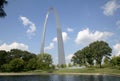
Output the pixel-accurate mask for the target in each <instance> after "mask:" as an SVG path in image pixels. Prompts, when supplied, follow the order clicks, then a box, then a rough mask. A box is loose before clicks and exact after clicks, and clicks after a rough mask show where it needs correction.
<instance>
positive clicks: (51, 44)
mask: <svg viewBox="0 0 120 81" xmlns="http://www.w3.org/2000/svg"><path fill="white" fill-rule="evenodd" d="M53 48H54V43H50V45H49V46H47V47H45V50H51V49H53Z"/></svg>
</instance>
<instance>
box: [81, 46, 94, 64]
mask: <svg viewBox="0 0 120 81" xmlns="http://www.w3.org/2000/svg"><path fill="white" fill-rule="evenodd" d="M82 53H83V55H84V61H85V62H84V64H86V65H89V66H92V65H93V64H94V63H93V61H94V58H93V53H92V49H91V48H90V47H88V46H87V47H85V48H83V49H82Z"/></svg>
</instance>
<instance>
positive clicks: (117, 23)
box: [116, 20, 120, 28]
mask: <svg viewBox="0 0 120 81" xmlns="http://www.w3.org/2000/svg"><path fill="white" fill-rule="evenodd" d="M116 25H117V27H118V28H120V20H118V21H117V22H116Z"/></svg>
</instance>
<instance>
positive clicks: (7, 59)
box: [0, 49, 37, 72]
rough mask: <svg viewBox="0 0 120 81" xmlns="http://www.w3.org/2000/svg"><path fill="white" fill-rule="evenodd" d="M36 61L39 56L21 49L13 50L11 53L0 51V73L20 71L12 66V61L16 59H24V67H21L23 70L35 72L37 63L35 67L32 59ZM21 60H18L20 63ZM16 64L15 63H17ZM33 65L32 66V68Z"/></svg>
mask: <svg viewBox="0 0 120 81" xmlns="http://www.w3.org/2000/svg"><path fill="white" fill-rule="evenodd" d="M33 58H34V59H36V58H37V55H35V54H33V53H30V52H28V51H22V50H19V49H11V50H10V51H4V50H0V71H2V72H4V71H6V72H9V71H18V70H15V69H14V68H15V67H14V65H13V64H11V61H13V60H15V59H22V60H23V61H24V63H23V66H22V67H21V69H20V70H19V71H21V70H34V67H36V66H34V65H35V64H36V63H35V62H34V65H32V63H33V62H32V61H33V60H32V61H31V60H30V59H33ZM19 61H20V60H17V62H19ZM17 62H15V63H17ZM30 65H31V66H30Z"/></svg>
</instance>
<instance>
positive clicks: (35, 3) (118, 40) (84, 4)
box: [0, 0, 120, 63]
mask: <svg viewBox="0 0 120 81" xmlns="http://www.w3.org/2000/svg"><path fill="white" fill-rule="evenodd" d="M51 7H54V8H55V9H56V10H57V11H58V14H59V18H60V23H61V27H62V34H63V39H64V49H65V56H66V61H67V62H69V60H70V58H71V57H72V55H73V54H74V52H76V51H77V50H80V49H82V48H83V47H85V46H87V45H88V44H89V43H91V42H93V41H96V40H104V41H106V42H108V43H109V45H110V47H111V48H112V49H113V53H112V54H113V55H119V54H120V36H119V35H120V32H119V31H120V1H119V0H8V5H6V6H5V11H6V13H7V16H6V17H5V18H1V19H0V28H1V29H0V50H7V51H9V50H10V49H12V48H18V49H22V50H28V51H30V52H33V53H36V54H39V52H40V41H41V36H42V30H43V24H44V21H45V16H46V13H47V10H48V9H49V8H51ZM45 51H46V52H47V53H49V54H51V55H52V57H53V59H54V61H55V63H57V42H56V23H55V17H54V14H53V13H50V15H49V18H48V23H47V31H46V40H45Z"/></svg>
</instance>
